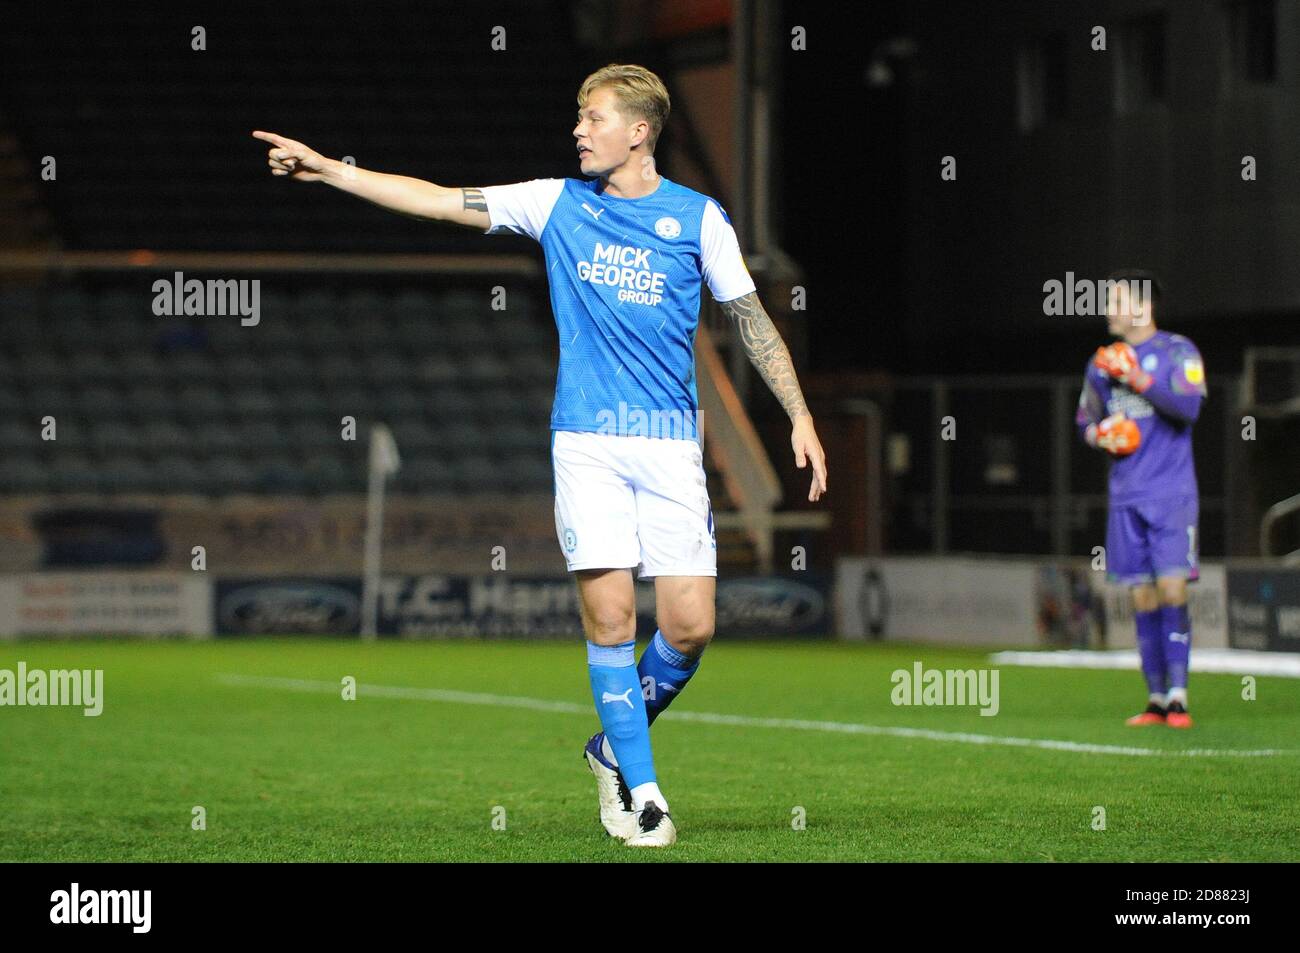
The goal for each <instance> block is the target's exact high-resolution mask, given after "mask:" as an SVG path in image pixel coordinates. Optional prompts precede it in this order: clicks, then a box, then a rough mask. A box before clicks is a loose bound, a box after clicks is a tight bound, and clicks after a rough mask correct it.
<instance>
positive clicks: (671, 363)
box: [482, 177, 754, 439]
mask: <svg viewBox="0 0 1300 953" xmlns="http://www.w3.org/2000/svg"><path fill="white" fill-rule="evenodd" d="M602 186H603V180H601V179H591V180H581V179H534V180H532V181H530V182H521V183H517V184H515V185H501V186H489V187H487V188H484V189H483V190H482V191H483V195H484V197H485V198H486V200H487V206H488V214H489V217H490V219H491V223H492V224H491V226H490V227H489V229H488V230H487V231H488V234H493V233H500V232H515V233H518V234H522V235H528V236H529V237H531V238H533V239H535V240H536V241H538V242H539V243H540V244H541V246H542V250H543V252H544V253H545V256H546V273H547V278H548V282H549V285H550V294H551V310H552V312H553V313H554V315H555V326H556V330H557V332H558V334H559V340H560V367H559V374H558V376H557V379H556V387H555V403H554V405H553V407H552V411H551V429H552V430H575V431H587V432H597V433H616V434H620V435H638V434H639V435H644V436H652V437H673V438H683V439H699V434H698V419H699V418H698V403H697V398H696V389H695V331H696V327H697V325H698V321H699V313H700V288H701V285H702V284H705V283H707V284H708V285H709V289H710V291H711V293H712V294H713V296H714V298H715V299H716V300H718V301H730V300H732V299H733V298H738V297H740V296H741V295H744V294H747V293H749V292H751V291H753V290H754V282H753V280H752V279H751V278H750V275H749V272H748V270H747V269H746V268H745V264H744V260H743V258H742V256H741V254H740V247H739V244H738V242H737V241H736V234H735V230H734V229H733V228H732V227H731V222H730V220H729V219H728V218H727V215H726V212H725V211H723V209H722V207H721V206H720V205H719V204H718V203H717V202H715V201H714V200H713V199H711V198H709V197H708V196H706V195H703V194H701V193H699V192H696V191H694V190H693V189H688V188H686V187H685V186H682V185H678V184H677V183H676V182H672V181H669V180H668V179H667V178H663V177H661V178H660V181H659V187H658V188H657V189H655V191H654V192H652V193H650V194H649V195H646V196H642V197H640V198H632V199H628V198H617V197H612V196H606V195H605V194H604V193H603V188H602Z"/></svg>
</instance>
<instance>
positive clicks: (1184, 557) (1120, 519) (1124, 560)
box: [1106, 496, 1200, 586]
mask: <svg viewBox="0 0 1300 953" xmlns="http://www.w3.org/2000/svg"><path fill="white" fill-rule="evenodd" d="M1197 510H1198V505H1197V499H1196V497H1194V496H1175V497H1170V498H1168V499H1164V500H1154V501H1152V502H1149V503H1134V504H1132V505H1130V506H1111V508H1110V515H1109V517H1108V519H1107V521H1106V577H1107V578H1108V579H1109V580H1110V581H1111V582H1118V583H1123V584H1124V585H1126V586H1136V585H1140V584H1142V583H1147V582H1154V581H1155V580H1156V579H1157V578H1159V577H1161V576H1181V577H1183V578H1184V579H1186V580H1187V581H1188V582H1194V581H1196V579H1197V578H1199V576H1200V570H1199V569H1198V567H1197V558H1196V551H1197V543H1198V540H1197V538H1196V518H1197Z"/></svg>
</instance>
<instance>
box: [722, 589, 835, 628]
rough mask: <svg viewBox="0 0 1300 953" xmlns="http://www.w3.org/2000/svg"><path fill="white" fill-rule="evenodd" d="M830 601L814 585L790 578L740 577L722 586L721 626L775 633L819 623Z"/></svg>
mask: <svg viewBox="0 0 1300 953" xmlns="http://www.w3.org/2000/svg"><path fill="white" fill-rule="evenodd" d="M825 614H826V600H825V599H824V598H823V597H822V594H821V593H820V592H818V591H817V590H816V589H814V588H813V587H812V586H806V585H804V584H803V583H799V582H794V581H792V580H790V579H779V578H774V579H737V580H734V581H728V582H724V583H721V584H720V585H719V586H718V628H719V629H722V628H723V627H724V626H733V627H737V628H739V627H741V626H745V627H750V628H762V629H766V630H770V631H771V634H773V635H780V634H781V633H783V632H797V631H800V630H803V629H806V628H808V627H810V626H814V625H816V624H818V623H819V622H820V621H821V620H822V617H823V616H824V615H825Z"/></svg>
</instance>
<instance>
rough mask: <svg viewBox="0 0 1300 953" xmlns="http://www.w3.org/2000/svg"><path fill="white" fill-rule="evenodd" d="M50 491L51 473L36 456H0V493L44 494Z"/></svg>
mask: <svg viewBox="0 0 1300 953" xmlns="http://www.w3.org/2000/svg"><path fill="white" fill-rule="evenodd" d="M47 489H49V472H48V469H47V468H46V466H45V464H43V463H41V461H40V460H38V459H36V458H35V457H34V456H10V455H9V454H7V453H5V454H2V455H0V493H42V492H45V491H46V490H47Z"/></svg>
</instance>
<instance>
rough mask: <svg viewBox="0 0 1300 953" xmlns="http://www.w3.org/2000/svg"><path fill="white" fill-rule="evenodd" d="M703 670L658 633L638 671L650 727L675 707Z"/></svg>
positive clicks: (648, 646)
mask: <svg viewBox="0 0 1300 953" xmlns="http://www.w3.org/2000/svg"><path fill="white" fill-rule="evenodd" d="M699 667H700V660H699V659H698V658H697V659H694V660H691V659H689V658H687V657H686V656H685V655H683V654H682V653H681V652H678V651H677V650H676V649H675V648H673V647H672V646H671V645H669V644H668V640H667V639H665V638H664V636H663V633H662V632H660V631H659V630H658V629H656V630H655V637H654V638H653V639H652V640H651V641H650V644H649V645H647V646H646V648H645V651H644V652H642V653H641V661H640V662H639V663H638V664H637V667H636V673H637V675H638V676H639V677H640V679H641V691H642V694H643V695H644V696H645V710H646V717H647V720H648V721H649V723H650V724H652V725H653V724H654V723H655V719H656V718H658V717H659V713H660V712H661V711H663V710H664V709H665V708H667V707H668V706H669V705H671V704H672V701H673V699H674V698H676V697H677V695H678V693H680V692H681V690H682V689H683V688H684V687H685V686H686V683H687V682H689V681H690V680H691V676H692V675H694V674H695V670H696V669H697V668H699Z"/></svg>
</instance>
